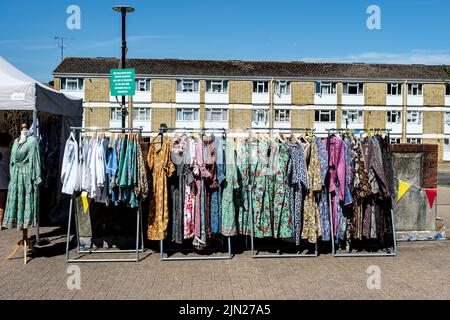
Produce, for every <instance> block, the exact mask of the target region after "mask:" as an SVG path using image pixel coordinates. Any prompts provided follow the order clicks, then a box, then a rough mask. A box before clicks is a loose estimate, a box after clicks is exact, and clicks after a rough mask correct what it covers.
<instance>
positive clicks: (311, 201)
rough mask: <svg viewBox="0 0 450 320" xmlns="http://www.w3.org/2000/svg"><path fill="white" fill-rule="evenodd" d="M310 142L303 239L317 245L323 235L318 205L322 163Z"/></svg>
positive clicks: (315, 148) (313, 143)
mask: <svg viewBox="0 0 450 320" xmlns="http://www.w3.org/2000/svg"><path fill="white" fill-rule="evenodd" d="M308 142H309V149H310V151H309V152H310V157H309V165H308V191H307V193H306V196H305V199H304V201H303V229H302V239H307V240H308V242H309V243H316V242H317V237H318V236H321V235H322V230H321V225H320V214H319V207H318V205H317V197H318V193H319V192H320V191H321V190H322V176H321V174H320V162H319V156H318V153H317V147H316V144H315V142H314V141H313V140H312V139H311V140H309V141H308Z"/></svg>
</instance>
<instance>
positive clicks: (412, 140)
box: [406, 138, 422, 144]
mask: <svg viewBox="0 0 450 320" xmlns="http://www.w3.org/2000/svg"><path fill="white" fill-rule="evenodd" d="M406 143H410V144H420V143H422V139H421V138H407V139H406Z"/></svg>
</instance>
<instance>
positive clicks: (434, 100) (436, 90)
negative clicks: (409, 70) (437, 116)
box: [423, 84, 445, 106]
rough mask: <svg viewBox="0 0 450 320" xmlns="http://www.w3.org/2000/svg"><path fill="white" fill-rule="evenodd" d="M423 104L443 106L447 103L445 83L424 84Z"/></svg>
mask: <svg viewBox="0 0 450 320" xmlns="http://www.w3.org/2000/svg"><path fill="white" fill-rule="evenodd" d="M423 104H424V105H425V106H443V105H444V104H445V85H444V84H424V85H423Z"/></svg>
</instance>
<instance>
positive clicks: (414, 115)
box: [406, 111, 422, 124]
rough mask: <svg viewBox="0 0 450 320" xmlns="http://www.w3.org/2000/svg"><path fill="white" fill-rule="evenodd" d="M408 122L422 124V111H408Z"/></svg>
mask: <svg viewBox="0 0 450 320" xmlns="http://www.w3.org/2000/svg"><path fill="white" fill-rule="evenodd" d="M406 121H407V122H408V123H411V124H421V123H422V111H408V116H407V118H406Z"/></svg>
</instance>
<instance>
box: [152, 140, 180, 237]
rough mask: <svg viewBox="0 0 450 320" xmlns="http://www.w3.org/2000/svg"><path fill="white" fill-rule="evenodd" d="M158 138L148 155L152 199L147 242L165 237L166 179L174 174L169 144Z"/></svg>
mask: <svg viewBox="0 0 450 320" xmlns="http://www.w3.org/2000/svg"><path fill="white" fill-rule="evenodd" d="M157 141H159V137H156V138H154V139H153V141H152V143H151V146H150V150H149V153H148V158H147V162H148V166H149V168H150V172H151V174H152V186H151V192H152V195H153V196H152V197H151V198H150V210H149V220H148V234H147V237H148V239H149V240H163V239H165V238H166V236H167V226H168V218H169V207H168V205H169V190H168V183H167V179H168V177H170V176H172V174H173V173H174V172H175V166H174V164H173V162H172V161H171V160H170V142H169V140H168V138H167V137H163V142H162V144H160V143H158V142H157Z"/></svg>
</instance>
